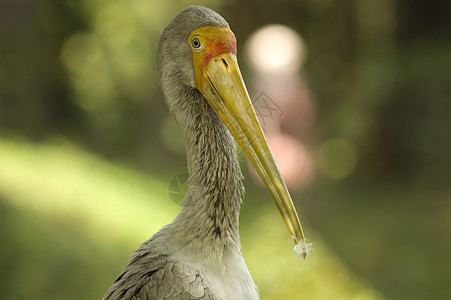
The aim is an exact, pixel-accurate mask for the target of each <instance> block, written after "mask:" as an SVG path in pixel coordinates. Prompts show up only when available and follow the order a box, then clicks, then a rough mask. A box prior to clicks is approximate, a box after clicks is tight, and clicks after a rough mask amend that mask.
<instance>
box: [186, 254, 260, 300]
mask: <svg viewBox="0 0 451 300" xmlns="http://www.w3.org/2000/svg"><path fill="white" fill-rule="evenodd" d="M179 259H180V261H183V262H184V263H185V264H187V265H189V266H191V267H193V268H195V269H197V270H199V274H200V276H201V278H202V280H203V281H204V283H205V285H206V286H208V288H209V290H210V291H211V293H212V294H213V295H214V299H217V300H235V299H236V300H241V299H247V300H257V299H259V296H258V292H257V286H256V285H255V283H254V281H253V280H252V277H251V275H250V273H249V270H248V268H247V266H246V263H245V262H244V258H243V257H242V256H241V254H230V255H227V257H224V260H223V263H222V264H215V263H211V264H206V263H205V261H202V262H200V261H191V262H190V261H189V259H187V258H186V257H184V258H179Z"/></svg>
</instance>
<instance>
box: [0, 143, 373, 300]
mask: <svg viewBox="0 0 451 300" xmlns="http://www.w3.org/2000/svg"><path fill="white" fill-rule="evenodd" d="M0 165H1V166H2V168H1V169H0V187H1V188H2V189H1V197H2V201H1V202H0V216H1V219H0V225H1V228H2V231H1V233H2V234H1V235H0V242H1V245H2V247H1V249H0V266H1V269H2V274H3V275H2V280H1V283H0V288H1V296H2V299H99V298H101V296H102V295H103V293H104V292H105V291H106V289H107V288H108V287H109V285H110V284H111V282H112V281H113V280H114V278H115V277H116V276H117V274H118V273H119V271H120V270H121V269H122V268H123V267H124V263H125V261H126V258H127V257H128V255H129V254H130V253H131V251H133V250H134V248H136V247H137V246H138V245H139V244H140V243H141V242H143V241H144V240H146V239H148V238H149V237H150V235H151V234H153V233H155V232H156V231H157V230H158V228H160V227H161V226H163V225H164V224H166V223H169V222H170V221H171V220H172V218H173V217H174V216H175V215H176V214H177V212H178V209H179V208H178V207H177V206H176V205H175V204H174V203H172V202H171V201H170V200H169V196H168V194H167V183H166V182H164V181H160V180H158V179H156V178H154V177H152V176H149V175H144V174H142V173H139V172H136V171H134V170H131V169H130V168H127V167H125V166H120V165H118V164H115V163H112V162H108V161H106V160H104V159H102V158H100V157H96V156H94V155H92V154H89V153H86V152H85V151H83V150H81V149H79V148H77V147H75V146H74V145H72V144H70V143H67V142H62V141H53V142H51V143H46V144H41V145H34V144H30V143H28V142H24V141H17V140H10V139H8V140H5V139H4V140H0ZM268 204H271V203H266V205H264V208H263V209H262V208H261V209H260V210H262V211H261V213H260V214H259V215H260V217H258V218H256V219H255V220H252V221H249V223H248V224H247V226H246V229H245V230H243V232H242V233H243V234H242V235H243V238H242V242H243V248H244V255H245V257H246V258H248V259H247V263H248V265H249V268H250V270H251V272H252V273H253V275H254V279H255V281H256V283H257V284H258V285H259V286H260V290H261V294H262V298H263V299H274V298H277V299H298V298H299V297H301V298H308V299H329V298H331V297H332V298H334V299H367V300H372V299H374V300H376V299H382V298H381V296H380V295H379V293H378V292H376V291H375V290H374V289H373V288H372V286H371V284H370V283H368V282H367V281H365V280H362V279H360V278H359V277H358V276H356V275H354V274H352V272H350V271H349V269H348V268H347V267H346V265H345V264H344V263H343V262H342V261H341V260H340V259H339V258H338V257H337V256H335V255H334V254H332V253H331V252H330V250H329V249H328V247H327V246H326V245H325V243H324V242H322V241H321V239H320V238H319V237H318V238H316V237H314V236H312V239H314V240H315V242H316V243H315V244H316V246H315V247H316V248H315V249H316V253H313V254H312V255H311V258H310V259H309V260H308V261H306V262H299V263H297V258H296V256H295V254H294V253H293V252H291V251H289V250H288V249H290V248H292V247H293V244H292V242H291V240H290V239H289V238H288V237H287V235H286V232H285V231H286V229H285V228H284V224H283V222H281V221H280V217H279V216H278V213H277V211H276V210H274V209H272V208H273V207H272V206H269V205H268ZM269 208H271V210H269ZM264 212H266V213H264ZM268 224H272V225H271V226H269V227H268ZM5 229H7V230H5ZM262 229H263V230H262ZM262 262H264V263H262ZM24 284H25V286H24Z"/></svg>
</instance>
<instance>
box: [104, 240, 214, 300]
mask: <svg viewBox="0 0 451 300" xmlns="http://www.w3.org/2000/svg"><path fill="white" fill-rule="evenodd" d="M140 250H142V249H138V250H137V251H136V252H135V253H134V255H133V256H132V258H131V259H130V262H129V264H128V265H127V267H125V269H124V271H123V272H122V273H121V274H120V275H119V276H118V277H117V279H116V280H115V281H114V283H113V285H112V286H111V287H110V289H109V290H108V291H107V292H106V294H105V296H104V298H103V299H104V300H128V299H130V300H147V299H148V300H154V299H155V300H160V299H161V300H163V299H165V300H166V299H167V300H169V299H173V300H176V299H177V300H180V299H183V300H185V299H187V300H191V299H201V300H210V299H213V295H212V293H211V291H210V290H209V288H208V287H207V286H206V284H205V282H204V281H203V280H202V278H201V276H200V274H199V271H198V270H196V269H195V268H193V267H191V266H188V265H186V264H183V263H181V262H177V261H170V260H167V257H165V256H152V255H151V254H150V253H149V252H144V251H140Z"/></svg>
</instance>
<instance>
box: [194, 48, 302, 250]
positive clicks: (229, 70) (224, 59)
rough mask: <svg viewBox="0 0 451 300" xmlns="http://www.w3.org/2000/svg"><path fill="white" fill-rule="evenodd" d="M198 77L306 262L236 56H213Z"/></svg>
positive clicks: (295, 218) (287, 197) (296, 219)
mask: <svg viewBox="0 0 451 300" xmlns="http://www.w3.org/2000/svg"><path fill="white" fill-rule="evenodd" d="M199 73H201V74H196V75H197V76H196V77H197V80H198V83H199V85H198V88H199V90H200V92H201V93H202V95H203V96H204V97H205V98H206V99H207V101H208V103H209V104H210V105H211V106H212V108H213V109H214V111H215V112H216V114H217V115H218V116H219V117H220V118H221V120H222V121H223V122H224V124H225V125H226V126H227V128H228V129H229V131H230V132H231V133H232V135H233V137H234V138H235V140H236V141H237V142H238V144H239V145H240V147H241V148H242V149H243V151H244V152H245V153H246V155H247V157H248V158H249V160H250V161H251V163H252V164H253V165H254V167H255V169H256V171H257V172H258V174H259V175H260V177H261V179H262V180H263V182H264V184H265V186H266V187H267V189H268V190H269V192H270V193H271V195H272V197H273V199H274V201H275V203H276V205H277V208H278V209H279V212H280V214H281V215H282V218H283V220H284V221H285V224H286V226H287V228H288V231H289V232H290V233H291V235H292V236H293V239H294V240H295V243H296V246H295V252H296V253H297V254H299V255H300V256H302V257H303V258H306V256H307V254H308V251H309V249H310V247H311V245H310V244H309V243H307V242H306V241H305V237H304V233H303V231H302V227H301V223H300V221H299V217H298V215H297V213H296V209H295V208H294V204H293V201H292V200H291V196H290V194H289V192H288V189H287V186H286V185H285V182H284V180H283V179H282V176H281V174H280V172H279V169H278V168H277V165H276V163H275V161H274V158H273V156H272V154H271V150H270V149H269V146H268V143H267V142H266V139H265V136H264V134H263V131H262V129H261V127H260V124H259V122H258V119H257V117H256V114H255V111H254V108H253V106H252V102H251V99H250V97H249V95H248V92H247V90H246V86H245V84H244V81H243V78H242V76H241V72H240V70H239V67H238V63H237V60H236V56H235V54H233V53H229V52H227V53H222V54H219V55H216V56H214V57H213V58H211V60H210V61H209V62H208V64H207V65H206V66H204V67H203V68H202V71H201V72H199ZM199 77H203V78H199ZM199 81H200V82H199Z"/></svg>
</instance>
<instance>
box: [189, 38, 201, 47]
mask: <svg viewBox="0 0 451 300" xmlns="http://www.w3.org/2000/svg"><path fill="white" fill-rule="evenodd" d="M191 45H193V48H199V47H200V41H199V39H198V38H194V39H193V40H192V41H191Z"/></svg>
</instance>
